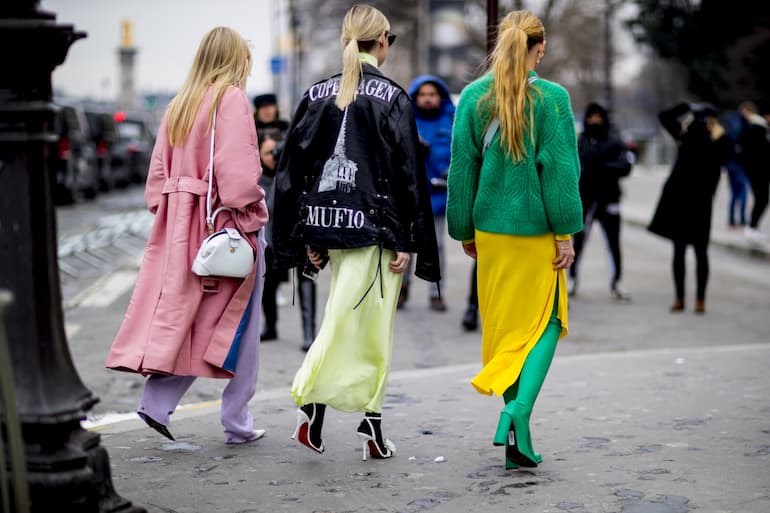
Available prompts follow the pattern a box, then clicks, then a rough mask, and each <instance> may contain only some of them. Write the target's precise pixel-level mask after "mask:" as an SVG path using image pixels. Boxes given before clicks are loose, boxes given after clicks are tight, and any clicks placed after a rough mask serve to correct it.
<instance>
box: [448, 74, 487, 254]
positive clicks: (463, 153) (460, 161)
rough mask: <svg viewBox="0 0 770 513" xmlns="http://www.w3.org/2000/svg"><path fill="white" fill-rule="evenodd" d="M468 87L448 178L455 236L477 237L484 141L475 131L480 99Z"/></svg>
mask: <svg viewBox="0 0 770 513" xmlns="http://www.w3.org/2000/svg"><path fill="white" fill-rule="evenodd" d="M469 96H471V95H469V94H468V89H466V90H465V91H463V94H461V95H460V100H459V102H458V104H457V110H456V111H455V119H454V125H453V127H452V157H451V160H450V163H449V176H448V178H447V211H446V218H447V227H448V230H449V236H450V237H452V238H453V239H455V240H459V241H468V240H472V239H473V238H474V237H475V226H474V224H473V203H474V199H475V198H476V191H477V189H478V184H479V171H480V169H481V160H482V158H481V142H480V140H479V137H478V135H477V134H475V133H474V132H475V130H474V128H475V126H474V124H475V122H476V117H477V116H476V112H475V110H476V102H475V100H473V99H472V98H469Z"/></svg>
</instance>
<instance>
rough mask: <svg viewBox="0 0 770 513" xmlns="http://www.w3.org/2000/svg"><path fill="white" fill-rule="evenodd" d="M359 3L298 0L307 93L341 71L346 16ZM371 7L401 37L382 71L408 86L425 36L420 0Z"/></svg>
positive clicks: (373, 0)
mask: <svg viewBox="0 0 770 513" xmlns="http://www.w3.org/2000/svg"><path fill="white" fill-rule="evenodd" d="M354 3H356V2H352V1H343V0H297V14H298V17H299V22H300V26H299V28H298V30H299V31H300V33H301V37H302V47H301V50H302V60H303V66H302V71H301V74H300V78H299V82H300V83H301V84H302V86H301V88H300V89H301V90H303V91H304V89H306V88H307V87H308V86H309V85H310V84H312V83H313V82H315V81H317V80H321V79H323V78H324V77H327V76H329V75H331V74H333V73H335V72H337V71H339V70H341V69H342V45H341V42H340V32H341V29H342V20H343V18H344V17H345V13H346V12H347V11H348V9H350V7H351V6H352V5H353V4H354ZM367 3H368V4H370V5H372V6H374V7H376V8H378V9H380V10H381V11H382V12H383V13H384V14H385V15H386V16H387V17H388V20H389V21H390V23H391V30H392V31H393V32H394V33H396V34H398V42H397V43H396V44H395V45H394V46H393V48H391V50H390V53H389V56H388V60H387V61H386V63H385V65H384V68H383V71H384V72H385V73H386V74H388V76H390V77H391V78H393V79H394V80H396V81H397V82H399V83H400V84H402V85H403V86H407V85H408V84H409V81H410V80H411V79H412V78H413V77H414V76H415V75H416V74H417V68H418V66H419V46H418V43H419V38H420V37H424V36H425V34H424V28H423V27H421V26H420V24H419V20H420V12H419V9H420V2H419V0H400V1H399V2H389V1H386V0H370V1H368V2H367Z"/></svg>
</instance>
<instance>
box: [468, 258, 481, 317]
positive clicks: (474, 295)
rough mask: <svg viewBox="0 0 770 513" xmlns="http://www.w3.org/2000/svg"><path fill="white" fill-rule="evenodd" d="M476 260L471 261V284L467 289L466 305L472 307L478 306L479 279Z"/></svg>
mask: <svg viewBox="0 0 770 513" xmlns="http://www.w3.org/2000/svg"><path fill="white" fill-rule="evenodd" d="M478 266H479V264H478V261H476V260H474V261H473V269H472V270H471V286H470V290H469V291H468V306H470V307H473V308H478V307H479V280H478V275H477V274H476V273H477V272H478Z"/></svg>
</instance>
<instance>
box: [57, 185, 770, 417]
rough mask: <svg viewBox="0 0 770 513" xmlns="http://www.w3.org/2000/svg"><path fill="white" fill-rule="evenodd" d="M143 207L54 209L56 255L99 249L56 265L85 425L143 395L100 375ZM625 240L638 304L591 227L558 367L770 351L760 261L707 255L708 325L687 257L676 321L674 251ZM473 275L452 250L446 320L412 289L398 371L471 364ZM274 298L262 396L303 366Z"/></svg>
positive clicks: (135, 258) (132, 380) (134, 197)
mask: <svg viewBox="0 0 770 513" xmlns="http://www.w3.org/2000/svg"><path fill="white" fill-rule="evenodd" d="M142 204H143V198H142V190H141V188H133V189H129V190H128V191H125V192H122V193H112V194H109V195H104V196H101V197H100V199H99V200H98V201H97V202H92V203H86V204H82V205H79V206H76V207H67V208H66V209H59V214H58V216H59V233H60V244H61V241H65V242H67V243H69V245H70V246H72V245H73V244H74V243H73V241H75V242H78V241H81V242H83V241H86V242H84V244H86V245H88V240H90V244H92V245H95V246H98V247H97V248H96V249H94V250H91V251H84V252H81V253H78V251H77V250H75V251H72V253H71V254H68V255H65V256H63V257H62V258H61V259H60V260H61V261H66V263H67V264H68V265H70V266H71V267H77V266H79V268H82V269H84V271H81V273H80V274H79V275H67V274H65V273H63V274H62V284H63V285H62V287H63V291H64V301H65V305H66V326H67V332H68V335H69V342H70V347H71V351H72V354H73V359H74V361H75V364H76V367H77V369H78V371H79V373H80V375H81V377H82V379H83V381H84V382H85V384H86V385H87V386H88V387H89V388H90V389H91V390H92V391H93V392H94V393H95V394H96V395H97V396H99V397H100V398H101V402H100V403H99V404H98V405H97V406H96V407H95V408H94V410H93V411H92V412H90V414H91V415H92V416H97V417H98V416H101V415H104V414H105V413H112V412H129V411H131V410H132V409H133V408H134V406H135V404H136V402H137V399H138V396H139V392H140V387H141V383H142V378H141V377H140V376H135V375H132V374H127V373H120V372H114V371H107V370H105V369H104V360H105V356H106V353H107V351H108V349H109V346H110V343H111V342H112V339H113V337H114V335H115V333H116V331H117V329H118V327H119V325H120V322H121V320H122V317H123V314H124V313H125V309H126V306H127V304H128V300H129V297H130V293H131V289H132V287H133V282H134V279H135V276H136V272H137V270H138V264H139V260H140V257H141V251H142V247H143V244H144V242H143V240H144V239H143V237H146V233H147V232H148V230H149V226H150V223H151V221H152V217H151V216H149V214H147V213H146V212H144V211H143V209H142ZM623 230H624V231H623V236H622V240H623V249H624V258H625V262H626V263H625V280H624V282H625V285H626V288H628V289H629V291H630V292H631V293H632V294H633V300H632V301H631V302H630V303H628V304H621V303H616V302H614V301H613V300H611V299H610V296H609V293H608V277H607V265H606V261H607V258H606V255H605V252H604V248H603V241H602V237H601V233H600V232H599V231H598V227H595V228H594V231H593V233H592V236H591V237H590V238H589V244H588V247H587V250H586V254H585V257H584V259H583V264H582V269H581V279H580V290H579V294H578V296H577V297H576V298H575V299H574V300H572V301H571V305H570V335H569V336H568V337H567V338H566V339H564V340H563V341H562V343H560V346H559V349H558V353H557V358H559V357H561V356H567V355H574V354H582V353H603V352H608V351H610V352H612V351H621V352H622V351H630V350H644V349H664V348H682V347H705V346H715V345H724V344H755V343H764V342H768V336H767V330H766V325H767V315H768V312H770V308H769V307H770V294H769V293H768V291H770V267H768V265H769V264H768V261H767V260H763V259H758V258H752V257H750V256H748V255H747V254H744V253H739V252H735V251H731V250H727V249H724V248H721V247H718V246H714V245H712V248H711V250H710V255H711V280H710V284H709V291H708V298H707V314H706V315H705V316H696V315H694V314H693V313H692V311H691V310H690V309H689V308H691V305H692V303H693V302H694V299H693V295H694V292H693V290H694V262H693V260H692V255H688V281H687V286H688V300H689V304H688V311H687V312H685V313H683V314H680V315H672V314H670V313H669V312H668V306H669V304H670V302H671V300H672V296H673V287H672V284H671V278H670V256H671V248H670V245H669V244H668V243H667V242H665V241H662V240H661V239H658V238H655V237H653V236H652V235H650V234H648V233H646V232H645V231H643V230H642V229H640V228H638V227H635V226H629V225H625V226H624V228H623ZM95 233H96V234H97V235H99V236H95V235H94V234H95ZM143 234H144V235H143ZM89 238H90V239H89ZM74 245H75V246H77V244H74ZM76 249H77V248H76ZM83 253H85V254H86V255H85V257H86V258H90V259H93V258H94V256H96V257H97V261H95V262H93V261H92V262H89V261H88V260H84V255H83ZM60 254H61V246H60ZM470 267H471V264H470V261H469V260H468V259H467V258H466V257H465V256H464V255H463V254H462V251H461V250H460V248H459V245H457V244H454V243H450V244H449V245H448V272H447V280H446V284H445V286H444V292H445V294H446V300H447V303H448V305H449V310H448V311H447V312H444V313H436V312H432V311H430V310H429V309H428V307H427V305H428V299H427V288H426V287H425V286H424V285H425V284H424V283H423V282H422V281H421V280H418V279H415V280H414V281H413V286H412V291H411V297H410V301H409V302H408V303H407V307H406V308H405V309H404V310H401V311H399V312H398V315H397V319H396V331H395V333H396V334H395V350H394V358H393V369H394V370H406V369H423V368H432V367H442V366H449V365H462V364H477V363H478V360H479V355H480V349H479V334H478V332H473V333H467V332H465V331H463V330H462V328H461V327H460V319H461V316H462V313H463V310H464V308H465V298H466V296H467V291H468V273H469V270H470ZM328 279H329V276H328V273H322V275H321V277H320V280H319V291H320V292H319V298H318V313H317V318H318V322H319V323H320V321H321V318H322V310H323V305H324V302H325V297H326V291H327V290H328ZM280 295H281V296H282V298H283V300H284V303H285V304H284V305H283V306H282V307H281V308H280V309H279V310H280V311H279V317H280V318H279V326H278V331H279V334H280V340H278V341H275V342H269V343H264V344H263V345H262V348H261V367H260V376H259V385H258V389H259V390H260V391H265V390H270V389H276V388H283V387H287V386H289V385H290V383H291V380H292V378H293V375H294V371H295V370H296V369H297V368H298V366H299V364H300V362H301V360H302V358H303V355H304V353H302V352H301V351H300V349H299V348H300V344H301V331H300V325H299V318H300V313H299V306H298V304H297V305H296V306H292V305H291V304H290V303H291V299H292V291H291V287H290V285H289V284H288V283H287V284H284V285H283V286H282V288H281V291H280ZM222 387H223V383H222V382H221V381H218V380H199V381H198V382H196V384H195V385H194V386H193V387H192V389H191V390H190V392H188V394H187V395H186V396H185V399H184V402H186V403H197V402H202V401H209V400H214V399H218V398H219V395H220V391H221V388H222Z"/></svg>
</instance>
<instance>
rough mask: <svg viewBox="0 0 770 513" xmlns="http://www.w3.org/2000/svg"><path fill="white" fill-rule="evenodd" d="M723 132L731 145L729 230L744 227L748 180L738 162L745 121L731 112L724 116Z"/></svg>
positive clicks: (728, 170) (728, 165) (728, 164)
mask: <svg viewBox="0 0 770 513" xmlns="http://www.w3.org/2000/svg"><path fill="white" fill-rule="evenodd" d="M724 121H725V131H726V132H727V136H728V137H729V138H730V142H731V143H732V144H733V154H732V156H731V157H730V160H728V161H727V164H725V167H726V168H727V178H728V180H729V183H730V201H729V203H728V205H727V226H728V227H729V228H741V229H743V228H745V227H746V197H747V196H748V189H749V179H748V178H747V177H746V170H745V169H744V168H743V164H742V163H741V160H740V146H739V139H740V135H741V133H742V132H743V130H744V128H745V127H746V120H745V118H744V117H743V115H742V114H741V113H740V111H739V112H731V113H728V114H727V115H725V116H724Z"/></svg>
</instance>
